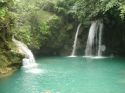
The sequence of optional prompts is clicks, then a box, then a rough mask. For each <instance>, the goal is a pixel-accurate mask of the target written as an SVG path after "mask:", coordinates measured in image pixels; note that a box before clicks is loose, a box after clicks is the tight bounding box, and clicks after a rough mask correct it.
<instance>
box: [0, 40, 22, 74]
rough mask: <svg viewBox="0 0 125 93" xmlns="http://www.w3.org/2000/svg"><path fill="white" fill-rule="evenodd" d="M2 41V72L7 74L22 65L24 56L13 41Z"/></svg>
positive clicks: (0, 46) (0, 69)
mask: <svg viewBox="0 0 125 93" xmlns="http://www.w3.org/2000/svg"><path fill="white" fill-rule="evenodd" d="M0 43H1V45H0V74H5V73H8V72H10V71H12V70H13V69H16V68H18V67H20V66H21V60H22V58H23V56H22V55H21V54H19V53H18V51H17V49H16V47H15V45H14V44H13V42H12V41H6V42H0Z"/></svg>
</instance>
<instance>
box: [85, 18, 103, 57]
mask: <svg viewBox="0 0 125 93" xmlns="http://www.w3.org/2000/svg"><path fill="white" fill-rule="evenodd" d="M102 31H103V23H102V20H96V21H93V22H92V24H91V27H90V30H89V35H88V40H87V44H86V49H85V56H94V55H96V56H101V55H102V51H104V48H105V47H104V46H103V45H102Z"/></svg>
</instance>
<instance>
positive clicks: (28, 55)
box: [12, 37, 37, 68]
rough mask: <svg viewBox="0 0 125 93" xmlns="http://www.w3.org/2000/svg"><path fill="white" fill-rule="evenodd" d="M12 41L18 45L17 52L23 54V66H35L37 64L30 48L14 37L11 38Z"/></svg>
mask: <svg viewBox="0 0 125 93" xmlns="http://www.w3.org/2000/svg"><path fill="white" fill-rule="evenodd" d="M12 41H13V42H14V43H15V44H16V46H17V47H18V49H19V52H20V53H21V54H23V55H25V58H24V59H23V60H22V64H23V67H25V68H31V67H34V66H36V65H37V64H36V62H35V58H34V55H33V53H32V52H31V50H30V49H29V48H28V47H27V46H26V45H25V44H24V43H22V42H20V41H18V40H16V39H15V38H14V37H13V38H12Z"/></svg>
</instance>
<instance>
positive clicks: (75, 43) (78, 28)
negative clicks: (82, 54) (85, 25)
mask: <svg viewBox="0 0 125 93" xmlns="http://www.w3.org/2000/svg"><path fill="white" fill-rule="evenodd" d="M80 27H81V24H79V25H78V27H77V31H76V34H75V40H74V44H73V50H72V53H71V56H75V53H76V45H77V39H78V38H77V37H78V34H79V30H80Z"/></svg>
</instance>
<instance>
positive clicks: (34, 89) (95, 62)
mask: <svg viewBox="0 0 125 93" xmlns="http://www.w3.org/2000/svg"><path fill="white" fill-rule="evenodd" d="M37 63H38V67H37V68H35V69H23V68H22V69H20V70H18V71H16V73H14V74H13V75H11V76H9V77H6V78H3V79H0V93H125V59H123V58H105V59H86V58H83V57H76V58H69V57H46V58H39V59H37Z"/></svg>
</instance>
